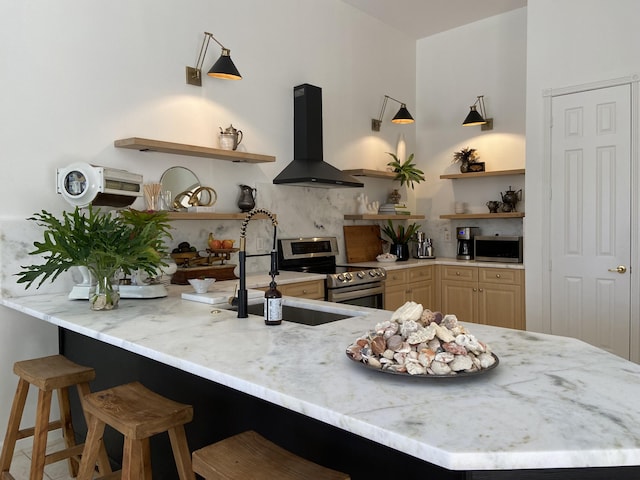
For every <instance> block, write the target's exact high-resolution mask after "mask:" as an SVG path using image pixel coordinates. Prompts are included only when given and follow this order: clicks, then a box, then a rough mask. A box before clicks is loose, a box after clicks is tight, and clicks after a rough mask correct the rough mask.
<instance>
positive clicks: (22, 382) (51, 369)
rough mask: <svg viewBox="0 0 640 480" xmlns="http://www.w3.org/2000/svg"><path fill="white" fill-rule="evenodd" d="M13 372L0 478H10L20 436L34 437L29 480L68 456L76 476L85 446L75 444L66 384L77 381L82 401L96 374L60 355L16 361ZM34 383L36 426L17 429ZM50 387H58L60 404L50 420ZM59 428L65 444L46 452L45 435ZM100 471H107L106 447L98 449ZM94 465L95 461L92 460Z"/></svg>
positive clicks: (38, 478)
mask: <svg viewBox="0 0 640 480" xmlns="http://www.w3.org/2000/svg"><path fill="white" fill-rule="evenodd" d="M13 372H14V373H15V374H16V375H18V376H19V377H20V379H19V380H18V388H17V390H16V395H15V397H14V399H13V406H12V407H11V414H10V416H9V421H8V425H7V434H6V435H5V438H4V444H3V446H2V456H0V478H2V479H7V478H8V479H12V478H13V476H11V474H10V473H9V468H10V467H11V460H12V459H13V454H14V450H15V446H16V441H17V440H18V439H21V438H27V437H31V436H32V437H33V453H32V455H31V474H30V477H29V478H30V479H31V480H40V479H42V478H43V475H44V467H45V465H48V464H50V463H55V462H59V461H61V460H65V459H69V473H70V474H71V476H72V477H75V476H76V475H77V472H78V463H79V457H80V454H81V453H82V449H83V447H84V445H83V444H80V445H76V440H75V432H74V431H73V425H72V423H71V407H70V405H69V387H72V386H73V385H76V386H77V388H78V395H79V396H80V401H81V402H82V400H83V397H84V396H85V395H87V394H88V393H89V392H90V390H89V382H90V381H91V380H93V379H94V378H95V376H96V374H95V371H94V370H93V368H90V367H84V366H82V365H77V364H75V363H73V362H72V361H70V360H68V359H67V358H65V357H63V356H62V355H53V356H50V357H43V358H35V359H32V360H24V361H21V362H16V363H15V364H14V365H13ZM30 385H34V386H35V387H37V388H38V389H39V391H38V406H37V412H36V419H35V426H34V427H32V428H25V429H23V430H20V422H21V420H22V414H23V412H24V405H25V401H26V399H27V394H28V393H29V386H30ZM53 390H56V391H57V395H58V403H59V404H60V420H57V421H54V422H49V414H50V412H51V397H52V393H53ZM58 429H62V435H63V437H64V442H65V448H64V449H63V450H60V451H57V452H53V453H50V454H47V451H46V449H47V436H48V433H49V432H50V431H52V430H58ZM96 460H99V465H100V472H101V473H103V472H104V473H109V472H111V469H110V467H109V461H108V459H107V454H106V450H105V449H104V447H103V448H101V449H99V456H96ZM93 467H94V468H95V461H94V464H93Z"/></svg>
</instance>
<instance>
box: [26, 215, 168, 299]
mask: <svg viewBox="0 0 640 480" xmlns="http://www.w3.org/2000/svg"><path fill="white" fill-rule="evenodd" d="M28 220H30V221H34V222H36V223H37V224H38V225H39V226H41V227H44V229H45V230H44V235H43V240H42V241H40V242H38V241H36V242H34V243H33V245H34V246H35V250H34V251H32V252H29V255H42V256H43V257H44V259H45V263H42V264H37V265H27V266H22V268H23V271H22V272H20V273H18V274H17V275H18V283H26V284H27V285H26V287H25V288H29V287H30V286H31V285H32V284H33V283H34V282H35V281H36V280H37V279H38V278H39V277H42V278H41V279H40V282H39V283H38V285H37V287H36V288H39V287H40V286H41V285H42V284H43V283H44V282H45V281H46V280H47V279H51V281H54V280H55V279H56V278H57V277H58V276H59V275H60V274H61V273H62V272H65V271H67V270H68V269H69V268H71V267H73V266H86V267H87V268H88V269H89V270H90V271H91V273H92V274H93V275H94V276H95V277H96V278H100V276H102V275H112V276H113V275H114V274H115V272H116V271H118V269H122V271H123V272H124V273H125V274H131V273H133V272H134V271H136V270H137V269H142V270H144V271H145V272H146V273H148V274H149V275H151V276H155V275H157V269H158V267H161V266H166V263H164V261H163V260H162V259H163V257H164V256H165V255H166V253H167V252H166V250H165V246H164V242H163V240H164V239H165V238H170V237H171V235H170V233H169V229H170V225H169V223H168V216H167V213H166V212H141V211H138V210H133V209H129V210H123V211H121V212H119V214H116V215H112V214H110V213H109V212H102V211H101V210H100V209H97V210H94V209H93V208H92V207H91V206H90V207H89V208H88V209H87V210H86V211H83V210H81V209H80V208H78V207H76V209H75V211H74V212H71V213H69V212H63V213H62V219H58V218H56V217H55V216H53V215H52V214H51V213H49V212H47V211H45V210H42V211H41V212H40V213H35V214H34V215H33V216H32V217H30V218H28Z"/></svg>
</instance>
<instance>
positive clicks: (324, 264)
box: [278, 237, 387, 308]
mask: <svg viewBox="0 0 640 480" xmlns="http://www.w3.org/2000/svg"><path fill="white" fill-rule="evenodd" d="M337 255H338V242H337V240H336V237H309V238H289V239H280V240H278V269H280V270H285V271H293V272H307V273H323V274H326V280H325V300H327V301H329V302H336V303H348V304H350V305H359V306H363V307H371V308H384V283H383V282H384V280H385V279H386V278H387V272H386V271H385V270H384V268H366V267H352V266H346V265H337V264H336V256H337Z"/></svg>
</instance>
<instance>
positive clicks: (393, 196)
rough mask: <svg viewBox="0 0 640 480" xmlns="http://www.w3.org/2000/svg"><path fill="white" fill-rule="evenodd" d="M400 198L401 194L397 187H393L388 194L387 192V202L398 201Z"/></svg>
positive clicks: (394, 202)
mask: <svg viewBox="0 0 640 480" xmlns="http://www.w3.org/2000/svg"><path fill="white" fill-rule="evenodd" d="M401 198H402V195H400V192H399V191H398V190H397V189H394V190H393V191H392V192H391V193H390V194H389V203H393V204H396V203H400V199H401Z"/></svg>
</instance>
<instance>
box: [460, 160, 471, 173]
mask: <svg viewBox="0 0 640 480" xmlns="http://www.w3.org/2000/svg"><path fill="white" fill-rule="evenodd" d="M468 171H469V162H462V164H461V165H460V173H467V172H468Z"/></svg>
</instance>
